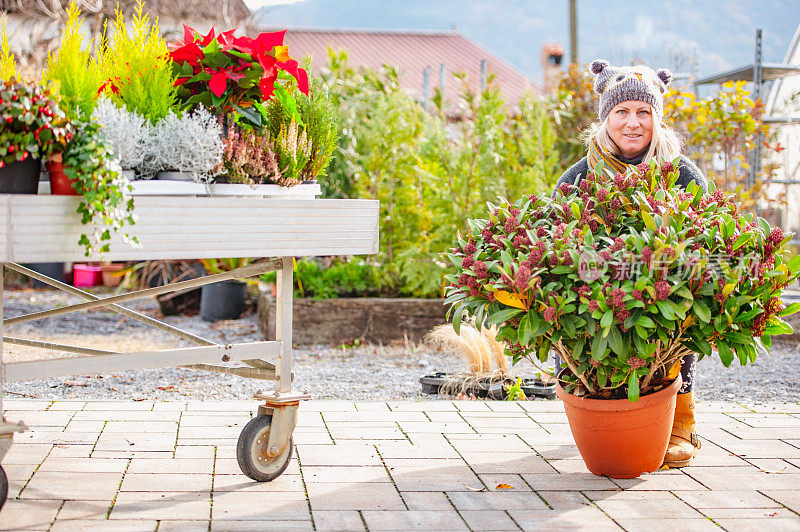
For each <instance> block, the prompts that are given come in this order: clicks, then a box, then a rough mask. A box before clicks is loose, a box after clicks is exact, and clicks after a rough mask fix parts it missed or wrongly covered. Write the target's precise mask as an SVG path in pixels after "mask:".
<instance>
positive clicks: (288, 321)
mask: <svg viewBox="0 0 800 532" xmlns="http://www.w3.org/2000/svg"><path fill="white" fill-rule="evenodd" d="M281 263H282V266H281V269H280V270H278V279H277V281H278V287H277V288H278V294H277V296H278V302H277V308H276V313H275V314H276V316H275V318H276V319H275V339H276V340H277V341H278V342H280V346H281V347H280V354H279V355H278V360H277V361H276V363H275V374H276V378H277V382H276V383H275V391H276V392H277V393H278V394H282V393H289V392H291V391H292V291H293V290H294V280H293V279H292V257H282V258H281Z"/></svg>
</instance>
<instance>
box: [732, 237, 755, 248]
mask: <svg viewBox="0 0 800 532" xmlns="http://www.w3.org/2000/svg"><path fill="white" fill-rule="evenodd" d="M751 238H752V235H751V234H750V233H745V234H743V235H741V236H740V237H739V238H737V239H736V242H734V243H733V249H734V250H737V249H739V248H740V247H742V246H744V245H745V244H747V242H749V241H750V239H751Z"/></svg>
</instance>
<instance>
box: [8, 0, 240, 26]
mask: <svg viewBox="0 0 800 532" xmlns="http://www.w3.org/2000/svg"><path fill="white" fill-rule="evenodd" d="M117 3H119V6H120V8H121V9H122V12H123V13H124V14H126V15H128V14H130V13H133V12H134V11H135V8H136V0H118V2H117V0H79V1H78V7H80V8H81V10H82V11H84V12H89V13H99V12H103V13H104V14H105V15H106V16H109V17H113V16H114V12H115V11H116V8H117ZM68 5H69V0H52V1H46V2H42V1H40V0H0V11H2V12H6V13H20V14H26V15H29V16H34V17H41V18H56V19H58V18H60V17H61V15H62V14H63V11H64V10H66V8H67V6H68ZM54 6H56V7H55V8H54ZM59 6H60V8H61V12H59V11H58V8H59ZM144 8H145V11H147V12H148V13H149V14H151V15H153V16H158V17H159V18H161V19H170V20H197V19H198V17H201V18H208V19H209V20H214V19H219V20H225V21H230V23H231V24H232V25H237V24H240V23H242V22H244V21H245V20H247V19H248V18H249V17H250V15H251V13H250V10H249V9H248V8H247V6H246V5H245V3H244V1H243V0H144Z"/></svg>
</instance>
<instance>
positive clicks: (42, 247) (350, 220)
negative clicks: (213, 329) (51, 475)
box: [0, 195, 378, 507]
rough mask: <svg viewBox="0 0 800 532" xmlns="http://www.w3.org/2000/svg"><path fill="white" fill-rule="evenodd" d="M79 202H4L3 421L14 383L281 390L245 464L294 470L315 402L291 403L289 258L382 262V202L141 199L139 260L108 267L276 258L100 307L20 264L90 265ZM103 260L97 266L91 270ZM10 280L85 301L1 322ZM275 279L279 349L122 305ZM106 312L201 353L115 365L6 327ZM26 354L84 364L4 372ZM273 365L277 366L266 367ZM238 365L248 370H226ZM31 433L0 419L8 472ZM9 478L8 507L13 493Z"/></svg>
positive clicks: (0, 448) (249, 435) (0, 229)
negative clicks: (373, 258) (211, 375)
mask: <svg viewBox="0 0 800 532" xmlns="http://www.w3.org/2000/svg"><path fill="white" fill-rule="evenodd" d="M77 201H78V199H77V198H74V197H67V196H36V195H30V196H27V195H3V196H0V412H2V385H3V383H4V382H6V381H8V382H11V381H19V380H30V379H37V378H48V377H58V376H67V375H73V374H80V373H103V372H109V371H124V370H128V369H140V368H158V367H174V366H180V367H187V368H192V369H198V370H204V371H211V372H217V373H227V374H233V375H238V376H241V377H246V378H255V379H266V380H274V381H275V390H274V392H271V393H257V394H256V395H255V396H254V398H255V399H257V400H260V401H263V404H260V405H259V407H258V415H257V416H256V417H255V418H253V419H252V420H251V421H250V423H248V424H247V425H246V426H245V428H244V429H243V430H242V433H241V435H240V437H239V441H238V445H237V458H238V461H239V466H240V467H241V469H242V471H243V472H244V473H245V474H246V475H247V476H249V477H250V478H252V479H254V480H258V481H267V480H272V479H274V478H276V477H278V476H279V475H280V474H281V473H283V471H284V470H285V469H286V467H288V465H289V461H290V460H291V455H292V452H291V450H292V440H291V435H292V431H293V430H294V427H295V424H296V422H297V410H298V407H299V404H300V401H302V400H305V399H309V398H310V396H309V395H308V394H307V393H296V392H293V391H292V290H293V279H292V258H293V257H295V256H324V255H342V254H371V253H376V252H377V250H378V202H377V201H374V200H323V199H270V198H253V197H236V198H231V197H215V198H201V197H197V198H195V197H174V196H151V197H139V198H136V209H135V212H136V216H137V218H138V221H137V223H136V225H135V226H134V227H133V231H134V233H135V234H136V235H137V236H138V238H139V240H140V242H141V248H139V249H135V248H132V247H130V246H128V245H126V244H124V243H122V242H120V241H115V242H113V243H112V247H111V249H112V251H111V253H109V254H107V256H104V257H103V258H104V259H105V260H147V259H198V258H218V257H253V256H257V257H278V258H273V259H264V260H260V261H256V262H254V263H252V264H250V265H248V266H244V267H241V268H237V269H235V270H233V271H230V272H225V273H221V274H217V275H208V276H205V277H202V278H199V279H191V280H187V281H181V282H176V283H171V284H169V285H165V286H160V287H155V288H148V289H145V290H139V291H136V292H131V293H127V294H121V295H115V296H110V297H105V298H100V297H97V296H95V295H93V294H90V293H88V292H85V291H83V290H80V289H77V288H74V287H72V286H70V285H67V284H65V283H62V282H60V281H57V280H54V279H50V278H48V277H46V276H44V275H42V274H39V273H37V272H34V271H33V270H30V269H28V268H26V267H24V266H21V265H20V264H18V263H20V262H49V261H75V262H78V261H82V260H83V261H85V260H92V259H87V258H86V257H85V256H84V255H83V252H82V249H81V248H80V247H79V246H78V245H77V242H78V238H79V236H80V234H81V233H82V232H83V231H84V230H85V229H84V228H83V227H82V226H81V225H80V223H79V220H78V217H77V215H76V214H75V212H76V208H77ZM93 259H94V260H97V259H99V257H95V258H93ZM5 269H9V270H13V271H16V272H19V273H21V274H23V275H27V276H29V277H32V278H34V279H37V280H40V281H42V282H44V283H46V284H48V285H50V286H53V287H55V288H58V289H59V290H63V291H65V292H68V293H70V294H73V295H77V296H80V297H82V298H84V299H86V300H87V301H86V302H83V303H78V304H75V305H70V306H67V307H62V308H56V309H52V310H47V311H42V312H36V313H32V314H28V315H25V316H17V317H13V318H8V319H4V318H5V317H4V316H3V310H2V302H3V283H2V281H3V279H4V270H5ZM268 271H277V285H278V286H277V320H276V336H275V338H276V340H274V341H263V342H251V343H242V344H228V345H220V344H215V343H214V342H211V341H209V340H207V339H205V338H202V337H200V336H197V335H194V334H191V333H189V332H186V331H183V330H181V329H179V328H176V327H173V326H171V325H168V324H166V323H163V322H160V321H158V320H156V319H153V318H150V317H148V316H145V315H143V314H140V313H138V312H135V311H133V310H130V309H127V308H125V307H123V306H121V305H120V303H123V302H126V301H132V300H135V299H141V298H145V297H153V296H157V295H160V294H164V293H168V292H173V291H177V290H184V289H187V288H195V287H199V286H202V285H205V284H209V283H214V282H218V281H224V280H229V279H236V278H246V277H253V276H258V275H260V274H262V273H265V272H268ZM100 307H104V308H107V309H109V310H111V311H114V312H118V313H120V314H122V315H124V316H127V317H129V318H131V319H134V320H137V321H140V322H142V323H145V324H147V325H151V326H154V327H157V328H159V329H161V330H163V331H166V332H169V333H172V334H174V335H175V336H177V337H179V338H182V339H184V340H189V341H191V342H194V343H195V344H197V347H186V348H175V349H166V350H158V351H143V352H135V353H117V352H113V351H105V350H98V349H91V348H86V347H82V346H70V345H60V344H53V343H48V342H42V341H37V340H34V339H21V338H14V337H8V336H5V335H4V334H3V326H4V324H7V325H11V324H15V323H23V322H27V321H32V320H37V319H42V318H48V317H54V316H58V315H62V314H67V313H70V312H77V311H81V310H89V309H95V308H100ZM4 343H10V344H16V345H26V346H33V347H39V348H45V349H54V350H60V351H67V352H73V353H76V354H79V355H84V356H80V357H75V358H62V359H55V360H36V361H31V362H16V363H4V362H3V358H2V351H3V344H4ZM267 358H274V360H275V362H274V363H273V362H270V361H269V360H265V359H267ZM229 361H241V362H243V363H244V364H245V365H246V366H245V367H230V366H220V365H217V364H219V363H220V362H229ZM26 429H27V427H26V426H25V424H24V423H23V422H22V421H20V422H19V423H11V422H7V421H6V420H5V417H3V418H2V419H0V462H2V459H3V457H4V456H5V454H6V453H7V452H8V449H9V448H10V447H11V443H12V441H13V434H14V433H15V432H20V431H24V430H26ZM4 478H5V475H4V472H3V471H2V466H0V507H2V503H3V501H4V500H5V494H6V492H7V483H6V484H5V489H3V479H4Z"/></svg>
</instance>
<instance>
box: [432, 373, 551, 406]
mask: <svg viewBox="0 0 800 532" xmlns="http://www.w3.org/2000/svg"><path fill="white" fill-rule="evenodd" d="M449 377H450V375H449V374H448V373H445V372H442V371H439V372H436V373H433V374H431V375H424V376H422V377H420V378H419V383H420V384H421V385H422V393H424V394H428V395H435V394H438V393H439V390H440V389H441V387H442V385H443V384H444V383H445V382H447V380H448V378H449ZM503 384H504V382H503V381H500V382H495V383H491V384H489V383H478V384H476V385H475V386H473V387H472V388H471V389H467V390H465V393H466V394H467V395H474V396H475V397H479V398H487V399H497V400H504V399H505V398H506V396H507V394H506V391H505V389H504V387H503ZM522 391H523V392H524V393H525V395H526V396H527V397H541V398H543V399H555V397H556V385H555V383H553V384H547V383H544V382H542V381H541V380H540V379H522Z"/></svg>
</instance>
